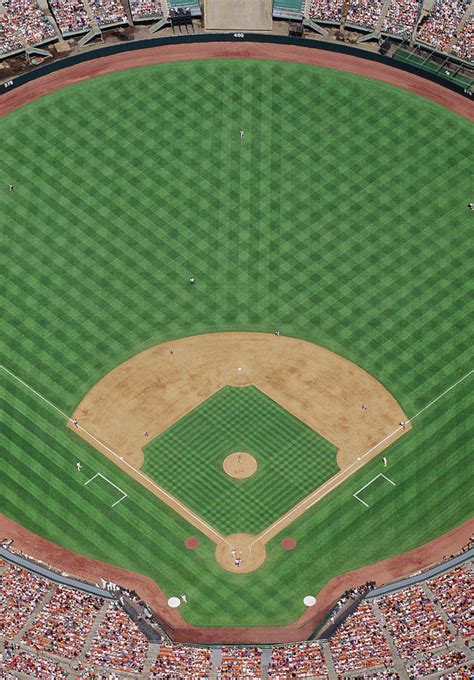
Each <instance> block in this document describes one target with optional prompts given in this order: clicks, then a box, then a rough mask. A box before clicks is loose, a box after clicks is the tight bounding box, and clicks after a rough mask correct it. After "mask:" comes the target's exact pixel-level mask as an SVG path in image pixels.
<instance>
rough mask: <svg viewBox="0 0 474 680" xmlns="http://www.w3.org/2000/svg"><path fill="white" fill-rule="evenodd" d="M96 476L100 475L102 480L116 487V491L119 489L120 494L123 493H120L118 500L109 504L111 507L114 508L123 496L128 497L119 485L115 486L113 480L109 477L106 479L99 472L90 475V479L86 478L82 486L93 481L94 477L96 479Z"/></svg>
mask: <svg viewBox="0 0 474 680" xmlns="http://www.w3.org/2000/svg"><path fill="white" fill-rule="evenodd" d="M97 477H102V479H103V480H104V481H106V482H108V483H109V484H110V486H113V487H115V488H116V489H117V491H119V492H120V493H121V494H123V495H122V498H119V499H118V501H115V503H112V505H111V507H112V508H115V506H116V505H118V504H119V503H120V502H121V501H123V500H124V499H125V498H127V497H128V494H127V493H125V491H124V490H123V489H121V488H120V487H119V486H117V484H114V483H113V482H111V481H110V479H108V478H107V477H106V476H105V475H103V474H102V473H101V472H96V473H95V475H94V476H93V477H91V478H90V479H88V480H87V482H84V486H87V485H88V484H89V483H90V482H93V481H94V479H96V478H97Z"/></svg>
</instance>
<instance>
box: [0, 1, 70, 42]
mask: <svg viewBox="0 0 474 680" xmlns="http://www.w3.org/2000/svg"><path fill="white" fill-rule="evenodd" d="M3 6H4V7H5V9H6V12H7V17H8V20H9V23H10V28H11V29H12V30H14V31H16V35H17V39H18V40H19V41H20V42H22V43H23V44H25V45H37V44H39V43H42V42H44V41H45V40H48V39H50V38H55V37H57V36H56V32H55V30H54V27H53V24H52V23H51V21H50V20H49V19H48V17H47V16H46V15H45V14H44V12H43V11H42V10H41V9H40V8H39V6H38V5H37V3H36V1H35V0H3Z"/></svg>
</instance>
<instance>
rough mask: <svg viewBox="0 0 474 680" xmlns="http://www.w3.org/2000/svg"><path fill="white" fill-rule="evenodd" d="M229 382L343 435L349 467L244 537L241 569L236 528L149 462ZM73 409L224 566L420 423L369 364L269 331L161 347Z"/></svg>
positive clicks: (331, 434)
mask: <svg viewBox="0 0 474 680" xmlns="http://www.w3.org/2000/svg"><path fill="white" fill-rule="evenodd" d="M226 385H231V386H234V387H243V386H246V385H255V386H256V387H257V388H258V389H259V390H260V391H262V392H263V393H264V394H266V395H267V396H268V397H270V398H271V399H273V400H274V401H276V402H277V403H278V404H280V406H282V407H283V408H285V409H286V410H287V411H288V412H289V413H291V414H292V415H294V416H296V417H297V418H299V420H301V421H302V422H304V423H305V424H306V425H308V426H309V427H310V428H312V429H313V430H314V431H315V432H317V433H318V434H320V435H321V436H322V437H324V438H325V439H326V440H328V441H330V442H331V443H332V444H334V445H335V446H336V447H337V449H338V453H337V464H338V466H339V468H340V472H339V473H338V474H337V475H335V476H334V477H332V478H331V479H330V480H328V481H327V482H325V484H323V485H322V486H320V487H319V488H317V489H315V490H314V491H313V492H312V493H311V494H309V495H308V496H306V497H305V498H303V499H302V500H301V501H299V502H298V503H297V504H296V505H295V506H294V507H293V508H292V509H291V510H290V511H289V512H287V513H286V514H285V515H283V516H282V517H280V518H279V519H277V520H276V521H275V522H274V523H273V524H272V525H270V526H269V527H267V528H266V529H265V530H264V531H263V532H261V533H260V534H259V535H258V536H250V538H246V539H245V540H244V541H243V544H242V545H240V541H239V551H240V556H241V557H242V562H243V565H239V567H241V568H238V569H236V568H235V564H234V560H233V559H231V551H232V550H233V549H235V548H236V547H237V546H236V545H234V543H233V542H232V540H231V538H230V537H227V538H226V537H225V536H222V535H221V534H220V533H219V532H218V531H217V530H216V529H214V527H211V526H210V525H209V524H208V523H207V522H205V521H204V520H202V519H201V518H200V517H199V516H198V515H197V514H196V513H195V512H193V511H191V510H190V509H189V508H188V507H187V506H186V505H185V504H184V503H182V502H181V501H180V500H179V499H177V498H175V497H174V496H172V495H170V494H169V493H168V492H167V491H166V490H165V489H163V488H162V487H161V486H159V485H158V484H156V483H155V482H153V481H152V480H151V479H149V478H148V477H146V476H145V475H144V474H143V473H142V472H141V471H140V468H141V467H142V465H143V462H144V454H143V447H144V445H145V444H146V443H147V442H148V441H150V440H151V439H153V438H155V437H157V436H158V435H159V434H161V433H162V432H164V431H165V430H167V429H168V428H169V427H170V426H171V425H173V424H174V423H176V422H177V421H178V420H180V419H181V418H182V417H183V416H185V415H186V414H187V413H189V412H190V411H192V410H193V409H194V408H196V407H197V406H199V405H200V404H201V403H202V402H203V401H205V400H206V399H208V398H209V397H210V396H211V395H213V394H214V393H215V392H217V391H218V390H220V389H221V388H223V387H224V386H226ZM73 418H74V419H77V421H78V422H79V427H78V428H76V427H74V426H72V425H71V424H70V425H69V426H70V427H71V428H72V429H73V431H74V432H76V433H78V434H79V435H80V436H82V437H83V438H84V439H85V440H86V441H88V442H89V443H91V444H92V445H93V446H95V448H97V449H98V450H99V451H100V452H101V453H104V454H105V455H107V456H108V457H109V458H111V459H112V460H113V461H114V462H115V463H116V464H117V465H119V466H120V467H122V468H123V469H124V470H125V471H126V472H127V474H129V475H131V476H132V477H134V478H135V479H137V480H138V481H139V482H140V483H141V484H143V485H144V486H145V487H146V488H148V489H149V490H150V491H152V493H154V494H155V495H156V496H158V497H159V498H160V499H161V500H163V501H164V502H165V503H167V505H169V506H170V507H172V508H173V509H174V510H175V511H176V512H178V513H179V514H180V515H182V516H183V517H184V518H185V519H186V520H187V521H188V522H190V523H191V524H193V526H195V527H196V528H197V529H199V530H200V531H202V532H203V533H204V534H205V535H206V536H208V537H209V538H210V539H211V540H212V541H214V542H215V543H216V544H217V546H218V550H216V558H217V559H218V561H219V563H220V564H221V566H223V567H224V568H225V569H227V570H229V571H240V572H243V571H253V570H254V569H257V568H258V567H259V566H260V565H261V564H263V561H264V559H265V551H264V548H263V546H264V545H265V543H266V542H268V541H269V540H270V539H271V538H273V537H274V536H275V535H277V534H278V533H280V531H282V530H283V529H284V528H285V527H287V526H288V525H290V524H291V523H292V522H293V521H294V520H295V519H296V518H297V517H299V516H300V515H302V514H303V513H304V512H306V511H307V510H308V509H309V508H310V507H312V506H313V505H314V504H315V503H316V502H317V501H319V500H320V499H321V498H323V497H324V496H325V495H327V494H328V493H330V492H331V491H332V490H333V489H335V488H336V487H337V486H338V485H339V484H341V483H342V482H343V481H345V479H347V478H348V477H349V476H350V475H352V474H353V473H354V472H355V471H356V470H358V469H359V468H360V467H362V466H363V465H365V464H366V463H367V462H368V461H369V460H371V459H372V458H373V457H374V456H376V455H378V454H379V453H381V452H382V451H383V450H384V449H385V448H386V447H387V446H389V445H390V444H392V443H393V442H394V441H395V440H396V439H398V438H399V437H400V436H402V435H403V434H405V432H407V431H408V430H409V429H410V426H409V425H407V427H406V429H402V428H401V427H399V423H400V421H406V420H407V417H406V416H405V414H404V412H403V411H402V409H401V408H400V406H399V404H398V402H397V401H396V400H395V399H394V397H393V396H392V395H391V394H390V393H389V392H388V391H387V390H386V388H385V387H384V386H383V385H382V384H381V383H380V382H378V380H376V379H375V378H374V377H373V376H371V375H369V374H368V373H367V372H366V371H364V370H363V369H362V368H360V367H359V366H356V365H355V364H353V363H351V362H350V361H348V360H347V359H344V358H343V357H341V356H339V355H338V354H335V353H334V352H331V351H329V350H327V349H324V348H323V347H320V346H318V345H314V344H313V343H310V342H306V341H303V340H298V339H295V338H288V337H284V336H281V335H278V336H277V335H276V334H269V333H212V334H204V335H197V336H192V337H189V338H181V339H179V340H175V341H172V342H166V343H163V344H161V345H157V346H155V347H152V348H151V349H149V350H146V351H144V352H141V353H140V354H137V355H136V356H134V357H132V358H131V359H129V360H128V361H126V362H125V363H123V364H121V365H120V366H118V367H117V368H115V369H114V370H113V371H111V372H110V373H109V374H107V375H106V376H104V377H103V378H102V379H101V380H100V381H99V382H98V383H97V384H96V385H95V386H94V387H93V388H92V389H91V390H90V391H89V392H88V394H87V395H86V396H85V397H84V399H83V400H82V401H81V403H80V404H79V406H78V407H77V408H76V410H75V411H74V414H73ZM91 435H92V437H91ZM101 443H102V444H105V445H106V446H105V447H104V446H102V445H101ZM236 455H237V456H238V452H237V454H236ZM241 455H243V454H241ZM237 467H238V465H237ZM223 474H224V473H223ZM219 547H220V548H221V549H219Z"/></svg>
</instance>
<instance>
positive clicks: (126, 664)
mask: <svg viewBox="0 0 474 680" xmlns="http://www.w3.org/2000/svg"><path fill="white" fill-rule="evenodd" d="M147 653H148V641H147V639H146V637H145V636H144V635H143V633H142V632H141V631H140V630H139V628H138V627H137V626H136V625H135V624H134V623H133V622H132V621H131V619H130V618H129V617H128V616H127V614H125V612H124V611H123V609H122V608H121V607H120V605H119V604H118V603H116V602H112V603H111V604H110V606H109V608H108V609H107V611H106V613H105V617H104V620H103V621H102V623H101V625H100V626H99V629H98V630H97V632H96V634H95V636H94V639H93V641H92V645H91V648H90V650H89V652H88V653H87V654H86V662H87V663H90V664H92V665H97V666H105V667H106V668H114V669H116V670H119V671H124V672H126V673H141V672H142V671H143V664H144V663H145V659H146V656H147Z"/></svg>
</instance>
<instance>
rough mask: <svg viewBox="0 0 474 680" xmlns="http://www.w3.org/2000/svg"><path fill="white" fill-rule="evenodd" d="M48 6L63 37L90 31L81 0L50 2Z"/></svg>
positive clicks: (88, 20)
mask: <svg viewBox="0 0 474 680" xmlns="http://www.w3.org/2000/svg"><path fill="white" fill-rule="evenodd" d="M49 5H50V7H51V9H52V11H53V14H54V18H55V19H56V22H57V24H58V26H59V30H60V31H61V33H62V34H63V35H69V34H74V33H80V32H83V31H88V30H89V29H90V27H91V21H90V19H89V16H88V14H87V10H86V8H85V5H84V3H83V2H82V0H50V3H49Z"/></svg>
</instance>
